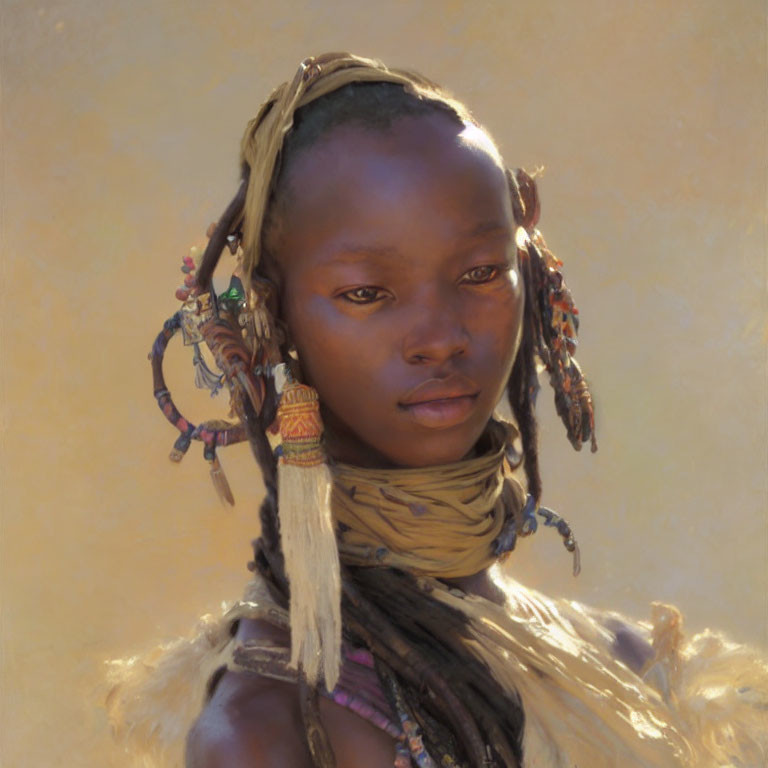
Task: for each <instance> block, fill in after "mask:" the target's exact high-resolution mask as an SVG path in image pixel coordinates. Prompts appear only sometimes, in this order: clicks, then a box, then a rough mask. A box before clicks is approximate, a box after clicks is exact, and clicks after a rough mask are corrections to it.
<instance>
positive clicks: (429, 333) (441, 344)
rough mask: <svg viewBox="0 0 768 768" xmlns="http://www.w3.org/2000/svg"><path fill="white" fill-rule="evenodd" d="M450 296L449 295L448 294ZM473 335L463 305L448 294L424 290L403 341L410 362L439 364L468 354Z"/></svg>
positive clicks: (405, 353)
mask: <svg viewBox="0 0 768 768" xmlns="http://www.w3.org/2000/svg"><path fill="white" fill-rule="evenodd" d="M449 294H450V295H449ZM469 342H470V335H469V332H468V331H467V327H466V324H465V321H464V317H463V313H462V311H461V302H460V300H459V298H458V297H457V296H456V294H455V293H452V292H449V291H440V290H433V291H425V292H423V293H422V297H421V298H420V301H419V302H418V306H417V307H416V309H415V311H414V313H413V321H412V324H411V327H410V329H409V330H408V332H407V333H406V336H405V338H404V339H403V358H404V359H405V361H406V362H407V363H412V364H431V365H439V364H441V363H444V362H446V361H447V360H450V359H452V358H454V357H459V356H461V355H464V354H466V353H467V351H468V349H469Z"/></svg>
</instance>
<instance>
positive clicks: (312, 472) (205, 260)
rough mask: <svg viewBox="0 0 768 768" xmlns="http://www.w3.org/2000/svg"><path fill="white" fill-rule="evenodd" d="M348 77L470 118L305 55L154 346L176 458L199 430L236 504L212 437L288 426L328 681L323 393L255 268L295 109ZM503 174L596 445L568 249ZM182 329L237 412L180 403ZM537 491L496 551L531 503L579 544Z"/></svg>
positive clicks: (293, 576)
mask: <svg viewBox="0 0 768 768" xmlns="http://www.w3.org/2000/svg"><path fill="white" fill-rule="evenodd" d="M352 82H390V83H397V84H399V85H402V86H403V88H405V89H406V90H407V91H408V92H410V93H412V94H413V95H414V96H416V97H417V98H423V99H427V100H434V101H439V102H441V103H443V104H448V105H450V106H452V107H454V108H455V110H456V113H457V114H458V115H460V116H462V117H464V116H465V115H466V114H467V113H466V110H465V109H464V107H463V106H462V105H460V104H458V103H457V102H454V101H453V100H452V99H450V98H449V97H447V96H446V95H445V93H444V92H442V91H440V90H439V88H438V87H437V86H436V85H434V84H433V83H431V82H429V81H427V80H425V79H424V78H422V77H420V76H418V75H416V74H413V73H410V72H405V71H401V70H393V69H388V68H387V67H385V66H384V65H383V64H381V63H380V62H378V61H374V60H371V59H364V58H360V57H357V56H353V55H350V54H325V55H323V56H318V57H311V58H308V59H306V60H304V61H303V62H302V63H301V65H300V66H299V69H298V71H297V73H296V75H295V77H294V78H293V80H292V81H291V82H290V83H285V84H283V85H281V86H280V87H279V88H277V89H276V90H275V91H274V92H273V93H272V95H271V96H270V98H269V99H268V100H267V101H266V102H265V104H264V105H263V106H262V107H261V109H260V110H259V112H258V114H257V115H256V117H255V118H254V119H253V120H251V121H250V123H249V124H248V126H247V129H246V131H245V134H244V136H243V140H242V144H241V157H240V159H241V165H242V168H243V181H242V183H241V185H240V188H239V190H238V193H237V195H236V197H235V198H234V200H233V201H232V203H231V204H230V205H229V207H228V208H227V210H226V211H225V212H224V214H223V216H222V218H221V219H220V220H219V222H218V223H217V224H215V225H211V227H210V228H209V230H208V232H207V235H208V238H209V241H208V245H207V247H206V249H205V252H204V253H203V254H202V255H201V254H200V252H199V251H197V250H196V249H193V250H192V252H191V253H190V255H189V256H186V257H184V259H183V263H182V267H181V270H182V273H183V274H184V284H183V286H181V287H180V288H179V289H178V290H177V291H176V298H177V299H178V300H179V301H181V302H182V304H181V307H180V309H179V310H178V311H177V312H175V313H174V315H173V316H172V317H171V318H169V319H168V320H167V321H166V322H165V324H164V326H163V329H162V331H161V332H160V333H159V335H158V336H157V338H156V340H155V343H154V345H153V347H152V351H151V353H150V360H151V362H152V371H153V379H154V394H155V398H156V399H157V402H158V405H159V406H160V409H161V410H162V411H163V414H164V415H165V416H166V418H167V419H168V420H169V421H170V422H171V423H172V424H173V425H174V426H175V427H176V429H177V430H178V431H179V436H178V438H177V439H176V442H175V444H174V446H173V450H172V451H171V454H170V458H171V459H172V460H173V461H176V462H178V461H181V459H182V458H183V456H184V454H185V453H186V451H187V450H188V449H189V447H190V445H191V443H192V442H193V441H197V442H201V443H202V444H203V455H204V457H205V459H206V460H207V461H208V462H209V464H210V471H211V477H212V479H213V483H214V486H215V488H216V490H217V492H218V494H219V495H220V497H221V498H222V499H223V500H224V501H226V502H227V503H229V504H234V498H233V495H232V491H231V489H230V487H229V484H228V482H227V479H226V477H225V475H224V471H223V469H222V467H221V463H220V461H219V458H218V456H217V449H218V448H220V447H223V446H227V445H231V444H233V443H237V442H241V441H244V440H248V439H249V428H248V425H249V423H250V424H253V423H256V422H258V423H259V424H261V425H267V426H269V428H270V431H271V432H272V433H274V434H277V433H279V436H280V445H279V447H278V449H277V453H278V455H279V469H278V489H277V493H278V499H279V507H278V509H279V520H280V539H281V549H282V552H283V556H284V558H285V572H286V576H287V578H288V581H289V583H290V621H291V638H292V639H291V644H292V650H291V663H292V665H293V666H296V667H298V668H300V669H301V671H302V674H303V675H304V676H305V678H306V680H307V681H308V682H309V683H310V684H313V685H314V684H315V683H316V682H317V681H318V678H319V677H320V673H321V669H320V667H321V666H322V677H323V678H324V681H325V684H326V687H327V688H328V689H329V690H331V689H332V688H333V686H334V685H335V683H336V680H337V678H338V669H339V662H340V645H341V616H340V602H341V601H340V594H341V587H340V575H339V574H340V566H339V557H338V549H337V545H336V540H335V534H334V526H333V519H332V515H331V510H330V489H331V476H330V472H329V469H328V465H327V462H326V457H325V454H324V451H323V441H322V435H323V425H322V420H321V418H320V407H319V405H320V404H319V400H318V395H317V392H316V391H315V390H314V389H312V388H311V387H309V386H306V385H305V384H302V383H301V382H300V381H298V378H297V376H296V373H295V370H294V369H295V366H292V365H291V359H290V356H289V355H288V354H287V349H286V347H285V341H286V340H285V338H284V334H283V333H282V331H281V329H280V327H279V324H278V323H276V322H275V309H274V299H275V297H274V295H273V291H272V286H271V284H270V283H269V282H268V281H266V280H264V279H262V278H260V277H259V276H258V275H257V272H256V269H257V267H258V265H259V261H260V250H261V234H262V228H263V224H264V219H265V213H266V210H267V206H268V202H269V199H270V194H271V192H272V189H273V185H274V180H275V177H276V175H277V171H278V170H279V167H280V160H281V154H280V153H281V148H282V145H283V140H284V137H285V136H286V134H287V133H288V132H289V131H290V130H291V127H292V124H293V115H294V113H295V112H296V110H298V109H300V108H301V107H303V106H305V105H306V104H308V103H310V102H311V101H313V100H314V99H317V98H319V97H321V96H323V95H325V94H327V93H330V92H332V91H334V90H336V89H338V88H340V87H342V86H344V85H347V84H349V83H352ZM507 179H508V182H509V189H510V196H511V200H512V208H513V212H514V216H515V220H516V222H517V224H518V226H519V227H520V229H519V230H518V250H519V254H520V260H521V268H522V274H523V282H524V284H526V295H527V301H529V302H531V303H532V304H533V306H532V307H531V309H532V311H530V312H528V313H527V317H529V318H531V319H530V320H529V321H528V322H529V323H531V324H532V327H529V328H528V329H527V332H528V333H529V334H530V336H531V339H532V343H533V349H534V352H535V355H536V357H537V359H538V361H539V363H540V367H541V368H542V369H543V370H546V371H547V374H548V376H549V380H550V384H551V385H552V387H553V389H554V392H555V406H556V409H557V412H558V414H559V415H560V417H561V419H562V420H563V423H564V424H565V427H566V430H567V433H568V438H569V440H570V441H571V443H572V444H573V446H574V447H575V448H576V449H577V450H578V449H580V448H581V445H582V443H584V442H587V441H591V444H592V450H593V451H594V450H596V443H595V436H594V412H593V408H592V399H591V396H590V393H589V389H588V387H587V384H586V382H585V380H584V377H583V376H582V373H581V370H580V368H579V366H578V364H577V363H576V360H575V359H574V357H573V354H574V351H575V348H576V335H577V331H578V310H577V309H576V307H575V305H574V303H573V299H572V297H571V294H570V292H569V290H568V288H567V286H566V285H565V281H564V279H563V275H562V272H561V267H562V262H560V261H559V260H558V259H556V258H555V257H554V256H553V255H552V253H551V252H550V251H549V250H548V249H547V247H546V244H545V243H544V240H543V238H542V236H541V234H540V233H539V231H538V230H537V229H536V224H537V223H538V219H539V201H538V196H537V193H536V185H535V182H534V180H533V179H532V178H531V177H530V176H529V175H528V174H527V173H525V172H524V171H522V170H515V171H507ZM523 233H524V234H523ZM225 248H229V250H230V251H231V253H232V254H234V255H236V256H237V258H238V267H237V269H236V270H235V273H234V274H233V276H232V279H231V281H230V284H229V287H228V288H227V290H226V291H225V292H224V293H221V294H219V295H216V293H215V292H214V290H213V283H212V275H213V271H214V269H215V267H216V264H217V263H218V260H219V258H220V256H221V253H222V252H223V250H224V249H225ZM531 300H532V301H531ZM179 331H181V333H182V336H183V339H184V343H185V344H186V345H189V346H191V347H192V348H193V364H194V369H195V383H196V385H197V386H198V387H200V388H207V389H209V390H210V391H211V394H212V395H216V394H217V393H218V392H220V391H221V390H223V388H224V387H225V386H226V387H227V389H228V391H229V395H230V405H231V420H229V421H223V420H209V421H204V422H201V423H199V424H193V423H192V422H191V421H189V420H188V419H186V418H185V417H184V416H182V414H181V413H180V411H179V410H178V408H177V407H176V405H175V404H174V401H173V398H172V397H171V393H170V392H169V390H168V388H167V386H166V384H165V380H164V377H163V356H164V353H165V350H166V347H167V345H168V342H169V341H170V339H171V338H172V337H173V336H174V335H175V334H176V333H178V332H179ZM203 344H205V345H206V346H207V348H208V349H209V350H210V352H211V354H212V356H213V360H214V361H215V365H216V368H218V372H217V371H214V370H211V368H210V367H209V365H208V364H207V363H206V361H205V359H204V357H203V354H202V345H203ZM282 364H285V367H284V368H283V367H282ZM278 366H281V368H282V370H284V371H287V373H286V374H285V376H284V378H285V382H284V384H283V386H282V387H281V392H280V394H279V395H278V387H277V386H276V378H277V377H276V375H275V374H276V372H277V369H278ZM537 390H538V380H537V376H536V371H535V370H534V371H533V372H532V374H531V379H530V382H529V394H530V397H531V398H534V397H535V395H536V392H537ZM278 398H279V403H278ZM510 453H512V451H511V446H510ZM518 463H519V462H518ZM534 496H537V494H535V493H534ZM534 496H530V497H529V501H528V504H527V505H526V507H525V509H524V510H523V514H522V516H521V519H520V520H517V521H515V523H514V529H509V530H507V531H506V533H505V537H506V538H505V541H506V544H504V542H499V550H498V553H497V554H499V555H502V554H504V552H508V551H509V550H511V549H512V547H513V546H514V541H515V539H516V537H517V535H527V534H529V533H531V532H533V530H535V527H536V519H535V517H534V512H536V513H538V514H539V515H540V516H541V517H542V518H543V520H544V523H545V524H546V525H551V526H554V527H556V528H557V529H558V531H559V532H560V533H561V535H562V536H563V539H564V542H565V545H566V548H568V549H569V551H572V552H573V551H574V550H575V554H576V555H577V553H578V550H577V548H576V544H575V541H574V539H573V536H572V534H571V531H570V528H569V527H568V525H567V523H566V522H565V521H564V520H562V519H561V518H560V517H559V516H557V515H556V514H555V513H553V512H551V511H550V510H547V509H545V508H543V507H539V506H538V498H534ZM576 565H578V560H577V561H576Z"/></svg>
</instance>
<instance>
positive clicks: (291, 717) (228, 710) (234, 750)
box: [186, 671, 313, 768]
mask: <svg viewBox="0 0 768 768" xmlns="http://www.w3.org/2000/svg"><path fill="white" fill-rule="evenodd" d="M186 765H187V768H241V767H242V768H272V766H275V768H277V767H278V766H286V765H291V766H296V768H303V767H304V766H306V768H313V763H312V760H311V758H310V755H309V750H308V749H307V746H306V742H305V739H304V728H303V724H302V719H301V712H300V709H299V702H298V697H297V696H296V694H295V690H294V686H292V685H290V684H288V683H282V682H279V681H276V680H268V679H267V678H263V677H260V676H259V675H254V674H250V673H244V672H230V671H227V672H225V673H224V674H223V676H222V677H221V679H220V680H219V681H218V684H217V686H216V690H215V692H214V694H213V696H212V697H211V699H210V701H209V702H208V704H207V705H206V707H205V709H204V710H203V712H202V714H201V715H200V717H199V718H198V719H197V721H196V722H195V724H194V726H193V727H192V730H191V731H190V733H189V736H188V737H187V758H186Z"/></svg>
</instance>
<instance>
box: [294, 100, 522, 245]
mask: <svg viewBox="0 0 768 768" xmlns="http://www.w3.org/2000/svg"><path fill="white" fill-rule="evenodd" d="M285 181H286V184H287V195H286V200H287V204H286V205H285V207H284V211H283V215H282V218H283V219H284V224H285V226H284V228H283V230H284V238H285V239H286V240H287V241H288V243H287V244H289V245H292V246H293V247H292V248H289V250H296V249H298V250H299V251H301V252H302V253H307V252H316V251H318V250H322V249H323V248H324V247H325V246H328V247H332V246H338V241H339V240H344V239H345V238H346V239H348V238H354V239H355V240H356V241H362V242H364V243H370V244H371V245H372V246H382V247H392V248H404V249H406V250H409V249H412V248H414V247H416V245H417V244H416V243H414V238H416V239H422V240H423V239H425V238H426V239H427V240H429V241H430V242H434V243H436V242H438V241H442V240H444V241H446V244H448V243H449V241H451V240H452V239H455V238H456V237H457V236H458V235H459V234H460V233H463V232H466V231H468V230H471V229H473V228H476V227H477V226H478V225H480V224H482V223H484V222H486V221H490V220H496V221H498V223H499V225H502V226H508V227H509V228H510V229H511V228H512V217H511V210H510V204H509V193H508V189H507V184H506V178H505V175H504V171H503V166H502V163H501V159H500V157H499V155H498V152H497V150H496V147H495V145H494V144H493V142H492V141H491V140H490V138H489V137H488V136H487V134H485V133H484V132H483V131H482V130H481V129H479V128H477V127H476V126H470V125H462V124H458V123H456V122H454V121H452V120H450V119H448V118H447V117H445V116H443V115H430V116H419V117H403V118H400V119H398V120H396V121H395V122H394V123H393V124H392V126H391V128H390V129H388V130H386V131H378V130H376V131H374V130H371V129H369V128H366V127H364V126H359V125H354V124H349V125H342V126H338V127H337V128H334V129H333V130H332V131H331V132H330V133H329V134H328V135H326V136H325V137H323V138H322V139H321V140H319V141H318V142H317V143H316V144H314V145H313V146H311V147H310V148H308V149H306V150H304V151H303V152H302V153H301V155H300V156H299V157H297V158H296V159H295V160H294V162H293V163H292V164H291V167H290V170H289V172H288V174H287V178H286V180H285Z"/></svg>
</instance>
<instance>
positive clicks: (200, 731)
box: [186, 621, 394, 768]
mask: <svg viewBox="0 0 768 768" xmlns="http://www.w3.org/2000/svg"><path fill="white" fill-rule="evenodd" d="M262 633H264V634H265V635H267V634H268V635H272V636H273V635H274V628H272V627H269V626H266V625H261V622H251V621H248V622H247V623H245V622H243V623H242V624H241V626H240V628H239V630H238V636H239V637H241V638H245V637H248V638H254V637H257V636H260V635H261V634H262ZM320 712H321V718H322V720H323V724H324V725H325V727H326V730H327V732H328V736H329V738H330V740H331V744H332V745H333V748H334V751H335V753H336V758H337V765H338V766H339V768H347V767H350V768H351V766H357V765H359V758H360V755H366V765H367V766H370V768H392V765H393V763H394V742H393V740H392V738H391V737H390V736H388V735H387V734H386V733H384V732H383V731H381V730H379V729H378V728H376V727H375V726H374V725H372V724H371V723H369V722H368V721H366V720H363V719H362V718H361V717H359V716H358V715H356V714H355V713H354V712H351V711H349V710H347V709H344V708H343V707H339V706H338V705H336V704H334V703H333V702H332V701H330V700H327V699H322V698H321V702H320ZM287 765H290V766H292V768H314V763H313V762H312V758H311V756H310V753H309V748H308V747H307V744H306V739H305V735H304V723H303V720H302V716H301V708H300V704H299V697H298V692H297V690H296V686H295V685H293V684H291V683H286V682H283V681H279V680H271V679H269V678H265V677H262V676H260V675H257V674H254V673H251V672H239V671H238V672H234V671H229V670H227V671H226V672H224V674H223V675H222V677H221V678H220V679H219V680H218V682H217V684H216V688H215V691H214V693H213V696H212V697H211V699H210V701H209V702H208V703H207V705H206V706H205V708H204V710H203V712H202V713H201V715H200V717H199V718H198V719H197V721H196V722H195V724H194V726H193V727H192V729H191V730H190V732H189V735H188V737H187V752H186V766H187V768H284V767H285V766H287Z"/></svg>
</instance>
